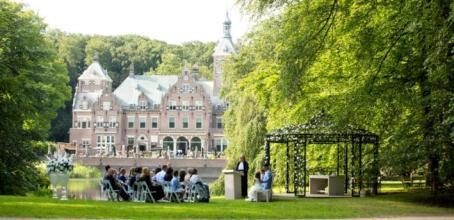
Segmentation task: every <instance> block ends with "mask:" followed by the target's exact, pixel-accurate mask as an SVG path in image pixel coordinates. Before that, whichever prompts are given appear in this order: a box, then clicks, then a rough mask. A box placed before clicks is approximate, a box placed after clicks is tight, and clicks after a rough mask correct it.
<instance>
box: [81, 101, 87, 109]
mask: <svg viewBox="0 0 454 220" xmlns="http://www.w3.org/2000/svg"><path fill="white" fill-rule="evenodd" d="M81 109H83V110H87V109H88V102H87V101H83V102H82V106H81Z"/></svg>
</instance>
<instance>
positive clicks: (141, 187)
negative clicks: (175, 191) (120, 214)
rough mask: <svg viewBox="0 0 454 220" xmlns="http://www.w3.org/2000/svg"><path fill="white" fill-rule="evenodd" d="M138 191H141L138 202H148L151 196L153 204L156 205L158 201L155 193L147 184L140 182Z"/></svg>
mask: <svg viewBox="0 0 454 220" xmlns="http://www.w3.org/2000/svg"><path fill="white" fill-rule="evenodd" d="M137 190H138V191H139V192H138V199H137V202H146V200H147V196H149V197H150V198H151V201H152V202H153V203H156V200H155V199H154V197H153V194H152V192H153V191H151V190H150V188H148V185H147V183H146V182H140V183H139V187H138V189H137Z"/></svg>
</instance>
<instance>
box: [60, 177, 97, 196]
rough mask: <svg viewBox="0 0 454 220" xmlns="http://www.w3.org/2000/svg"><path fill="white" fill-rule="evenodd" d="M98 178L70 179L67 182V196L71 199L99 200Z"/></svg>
mask: <svg viewBox="0 0 454 220" xmlns="http://www.w3.org/2000/svg"><path fill="white" fill-rule="evenodd" d="M99 181H100V179H98V178H93V179H70V180H69V183H68V196H69V197H70V198H72V199H83V200H100V199H101V198H102V197H101V191H100V186H99Z"/></svg>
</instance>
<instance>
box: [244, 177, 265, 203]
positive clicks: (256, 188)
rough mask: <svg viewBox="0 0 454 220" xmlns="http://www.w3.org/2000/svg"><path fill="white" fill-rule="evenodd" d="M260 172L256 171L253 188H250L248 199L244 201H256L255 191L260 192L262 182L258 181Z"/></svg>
mask: <svg viewBox="0 0 454 220" xmlns="http://www.w3.org/2000/svg"><path fill="white" fill-rule="evenodd" d="M261 174H262V173H261V172H260V171H258V172H256V173H255V175H254V186H252V187H251V189H250V190H249V193H248V198H247V199H246V201H257V198H256V195H257V193H256V192H257V191H260V190H262V189H263V188H262V182H261V180H260V176H261Z"/></svg>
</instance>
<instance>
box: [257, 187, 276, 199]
mask: <svg viewBox="0 0 454 220" xmlns="http://www.w3.org/2000/svg"><path fill="white" fill-rule="evenodd" d="M272 196H273V191H272V190H271V189H261V190H257V191H255V198H257V200H256V202H260V201H266V202H270V200H271V197H272Z"/></svg>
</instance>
